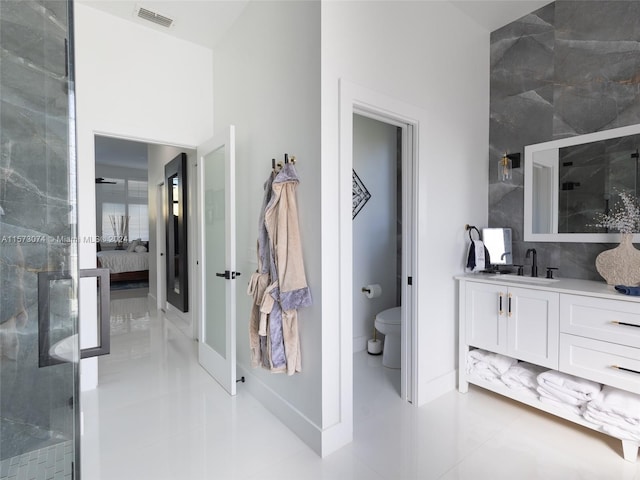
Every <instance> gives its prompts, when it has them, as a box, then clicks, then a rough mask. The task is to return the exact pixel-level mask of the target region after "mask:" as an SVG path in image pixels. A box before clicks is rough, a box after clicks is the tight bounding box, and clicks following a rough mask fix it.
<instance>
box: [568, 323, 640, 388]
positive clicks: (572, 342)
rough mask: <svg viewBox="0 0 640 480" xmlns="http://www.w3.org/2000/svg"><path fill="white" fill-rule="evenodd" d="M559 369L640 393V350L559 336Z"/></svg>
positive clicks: (588, 339)
mask: <svg viewBox="0 0 640 480" xmlns="http://www.w3.org/2000/svg"><path fill="white" fill-rule="evenodd" d="M560 371H561V372H565V373H569V374H571V375H576V376H578V377H582V378H586V379H588V380H593V381H594V382H598V383H603V384H606V385H610V386H612V387H617V388H621V389H623V390H628V391H630V392H634V393H638V394H640V349H638V348H633V347H627V346H624V345H617V344H613V343H608V342H602V341H599V340H594V339H592V338H584V337H578V336H575V335H567V334H566V333H563V334H561V335H560Z"/></svg>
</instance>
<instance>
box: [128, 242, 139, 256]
mask: <svg viewBox="0 0 640 480" xmlns="http://www.w3.org/2000/svg"><path fill="white" fill-rule="evenodd" d="M139 243H140V239H137V240H134V241H133V242H131V243H130V244H129V246H128V247H127V252H129V253H131V252H134V251H135V249H136V247H137V246H138V244H139Z"/></svg>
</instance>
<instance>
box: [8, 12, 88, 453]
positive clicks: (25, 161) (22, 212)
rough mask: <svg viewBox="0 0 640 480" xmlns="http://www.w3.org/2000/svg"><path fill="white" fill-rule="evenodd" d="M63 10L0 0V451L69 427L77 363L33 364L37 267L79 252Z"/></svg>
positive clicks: (65, 294)
mask: <svg viewBox="0 0 640 480" xmlns="http://www.w3.org/2000/svg"><path fill="white" fill-rule="evenodd" d="M67 15H68V14H67V2H66V1H58V0H39V1H32V0H30V1H26V0H24V1H23V0H20V1H15V0H2V1H0V46H1V48H0V65H1V68H0V445H1V447H0V459H4V458H7V457H11V456H14V455H19V454H21V453H24V452H28V451H31V450H35V449H38V448H42V447H44V446H48V445H51V444H55V443H57V442H60V441H61V440H63V439H69V438H72V435H73V429H74V423H73V422H74V419H73V410H72V409H71V408H70V406H69V399H70V398H71V397H72V396H73V394H74V376H75V375H76V370H75V367H74V366H73V365H72V364H69V363H67V364H61V365H55V366H50V367H44V368H39V366H38V357H39V355H38V353H39V352H38V330H39V328H38V320H39V318H38V314H39V312H38V283H37V282H38V273H39V272H42V271H57V270H73V269H74V268H75V264H74V262H75V259H76V258H77V243H76V242H75V224H76V221H75V218H74V209H73V205H74V204H75V200H74V199H73V196H74V192H75V186H74V185H73V184H72V182H71V179H72V178H75V177H74V176H72V175H71V167H70V150H69V138H68V132H69V111H68V110H69V97H68V88H69V85H68V80H69V79H68V76H67V68H66V54H65V40H66V38H67V34H68V32H67V30H68V20H67ZM65 282H66V284H65ZM65 282H62V283H60V282H59V285H58V286H60V287H61V288H60V289H58V290H57V294H55V293H54V294H52V295H51V299H50V302H49V303H50V307H51V310H50V316H49V318H51V319H52V330H51V337H50V339H51V343H54V342H55V341H56V340H61V339H62V338H64V337H65V336H68V335H70V334H72V333H74V331H75V330H76V310H75V309H74V308H73V307H72V299H73V298H75V297H77V295H76V293H75V292H77V289H74V288H71V285H72V283H71V281H69V280H67V281H65Z"/></svg>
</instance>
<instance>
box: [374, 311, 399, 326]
mask: <svg viewBox="0 0 640 480" xmlns="http://www.w3.org/2000/svg"><path fill="white" fill-rule="evenodd" d="M400 308H401V307H393V308H388V309H387V310H383V311H382V312H380V313H379V314H377V315H376V321H377V322H379V323H383V324H385V325H400Z"/></svg>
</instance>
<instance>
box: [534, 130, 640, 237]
mask: <svg viewBox="0 0 640 480" xmlns="http://www.w3.org/2000/svg"><path fill="white" fill-rule="evenodd" d="M639 149H640V124H639V125H632V126H628V127H621V128H615V129H612V130H604V131H601V132H595V133H590V134H587V135H578V136H575V137H569V138H563V139H560V140H554V141H551V142H545V143H538V144H535V145H528V146H526V147H525V148H524V240H525V241H530V242H593V243H614V242H617V241H619V234H618V233H617V232H608V231H607V230H606V229H604V228H599V227H594V226H593V224H595V223H598V222H597V214H599V213H608V212H609V209H610V208H611V207H612V206H614V205H615V204H616V203H619V202H620V199H619V195H618V194H619V192H631V193H633V194H634V195H635V196H636V197H637V196H638V194H639V193H640V158H639V156H640V155H639V154H638V152H639ZM633 241H634V242H639V241H640V234H636V235H634V240H633Z"/></svg>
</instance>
